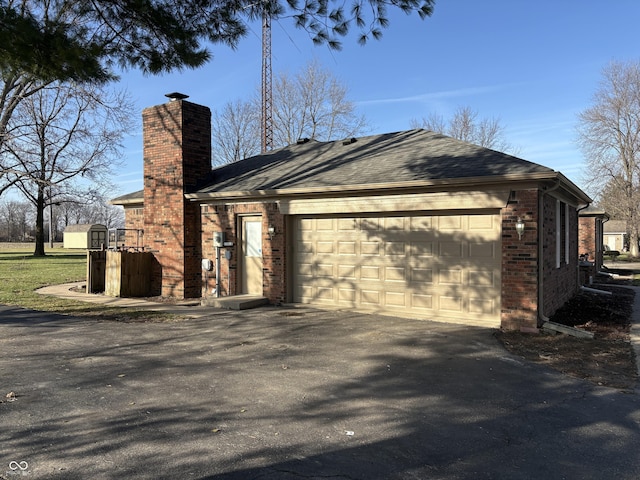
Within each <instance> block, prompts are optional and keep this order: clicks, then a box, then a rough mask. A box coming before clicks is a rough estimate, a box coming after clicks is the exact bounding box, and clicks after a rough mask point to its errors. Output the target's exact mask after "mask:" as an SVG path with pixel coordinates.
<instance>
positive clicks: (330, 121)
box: [213, 62, 368, 164]
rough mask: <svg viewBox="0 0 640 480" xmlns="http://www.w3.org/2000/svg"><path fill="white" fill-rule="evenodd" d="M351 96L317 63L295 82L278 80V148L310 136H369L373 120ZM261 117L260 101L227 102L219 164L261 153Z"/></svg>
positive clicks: (218, 135)
mask: <svg viewBox="0 0 640 480" xmlns="http://www.w3.org/2000/svg"><path fill="white" fill-rule="evenodd" d="M347 94H348V91H347V88H346V87H345V86H344V85H343V84H342V83H340V82H339V81H338V80H337V79H336V78H335V77H334V76H333V75H332V74H331V72H329V71H328V70H325V69H323V68H321V66H320V65H319V64H318V63H317V62H311V63H309V64H308V65H307V66H306V67H305V68H304V69H303V70H302V71H301V72H300V73H298V74H296V75H295V76H293V77H291V76H290V75H288V74H280V75H278V76H277V78H276V80H275V82H274V88H273V140H274V146H276V147H283V146H286V145H290V144H293V143H295V142H297V141H298V140H299V139H301V138H305V137H306V138H312V139H316V140H320V141H328V140H335V139H339V138H349V137H353V136H356V135H361V134H363V133H365V132H366V131H367V129H368V125H367V121H366V119H365V117H364V116H361V115H358V114H357V113H356V108H355V105H354V103H353V102H351V101H350V100H348V99H347ZM256 98H258V96H256ZM260 112H261V109H260V103H259V101H258V100H255V99H254V100H251V101H247V102H242V101H236V102H232V103H227V104H226V105H225V106H224V107H223V109H222V111H221V112H214V114H213V144H214V157H215V158H216V163H218V164H225V163H230V162H235V161H238V160H241V159H243V158H247V157H249V156H251V155H256V154H258V153H259V152H260V144H261V142H260V132H261V129H260Z"/></svg>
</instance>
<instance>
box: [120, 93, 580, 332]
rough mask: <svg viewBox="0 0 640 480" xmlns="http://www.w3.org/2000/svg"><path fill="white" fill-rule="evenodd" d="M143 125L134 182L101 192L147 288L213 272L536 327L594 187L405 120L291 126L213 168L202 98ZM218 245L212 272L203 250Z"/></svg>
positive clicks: (234, 280) (415, 311)
mask: <svg viewBox="0 0 640 480" xmlns="http://www.w3.org/2000/svg"><path fill="white" fill-rule="evenodd" d="M143 129H144V132H143V142H144V190H142V191H139V192H134V193H131V194H128V195H124V196H121V197H118V198H116V199H114V200H113V201H112V203H113V204H116V205H122V206H123V207H124V208H125V216H126V226H127V228H137V229H143V230H144V237H143V238H144V244H145V248H146V249H147V250H150V251H152V252H154V255H155V257H156V260H157V262H156V264H157V267H156V271H155V272H154V280H153V285H154V293H155V294H162V295H169V296H176V297H181V298H182V297H184V298H197V297H201V296H209V295H211V294H212V290H213V289H214V288H216V286H217V287H218V290H217V291H216V294H219V295H223V296H229V295H238V294H252V295H258V296H264V297H266V298H267V299H268V300H269V302H271V303H272V304H281V303H305V304H312V305H316V306H331V307H334V306H337V307H342V308H349V309H358V310H365V311H375V312H379V313H384V314H389V315H396V316H408V317H414V318H424V319H431V320H440V321H447V322H457V323H462V324H467V325H481V326H490V327H502V328H504V329H510V330H518V329H519V330H523V331H535V330H536V329H537V327H538V326H539V325H540V323H541V321H542V320H544V319H545V318H546V317H548V316H550V315H552V314H553V313H554V312H555V310H556V309H557V308H558V307H560V306H561V305H562V304H563V303H564V302H565V301H566V300H568V299H569V298H570V297H571V296H572V295H574V294H575V293H576V291H577V289H578V288H579V280H578V210H579V209H581V208H584V207H585V206H587V205H588V204H589V203H590V202H591V199H590V198H589V197H588V196H587V195H586V194H585V193H584V192H582V191H581V190H580V189H579V188H578V187H577V186H576V185H574V184H573V183H572V182H571V181H570V180H568V179H567V178H566V177H565V176H563V175H562V174H561V173H559V172H556V171H554V170H552V169H549V168H546V167H543V166H541V165H538V164H534V163H531V162H528V161H526V160H522V159H519V158H516V157H512V156H509V155H506V154H503V153H499V152H496V151H493V150H488V149H485V148H481V147H478V146H475V145H472V144H469V143H466V142H462V141H458V140H455V139H452V138H449V137H446V136H443V135H440V134H436V133H433V132H429V131H425V130H410V131H405V132H397V133H390V134H383V135H373V136H368V137H362V138H352V139H347V140H344V141H336V142H317V141H313V140H301V141H299V142H298V143H297V144H295V145H291V146H288V147H285V148H281V149H279V150H275V151H272V152H269V153H267V154H264V155H258V156H255V157H252V158H248V159H246V160H243V161H240V162H237V163H233V164H229V165H225V166H222V167H219V168H216V169H214V170H211V144H210V137H211V133H210V111H209V109H208V108H206V107H203V106H200V105H196V104H194V103H191V102H187V101H185V100H180V99H176V100H173V101H170V102H168V103H166V104H163V105H159V106H155V107H151V108H147V109H145V110H144V112H143ZM520 227H522V229H520ZM216 232H224V242H223V243H222V247H216V246H214V234H215V233H216ZM217 256H219V258H220V259H219V262H218V264H217V265H216V267H217V268H214V270H215V269H218V268H219V270H220V275H219V276H218V278H214V277H215V275H213V274H212V272H208V271H203V269H202V260H203V259H205V260H213V261H214V264H215V260H216V257H217Z"/></svg>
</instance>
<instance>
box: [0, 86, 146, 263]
mask: <svg viewBox="0 0 640 480" xmlns="http://www.w3.org/2000/svg"><path fill="white" fill-rule="evenodd" d="M132 118H134V117H133V115H132V109H131V103H130V101H129V100H128V98H127V96H126V95H125V94H122V93H114V92H110V91H107V90H106V89H104V88H102V87H97V86H89V85H75V86H72V85H65V84H61V83H51V84H49V85H48V86H47V87H46V88H43V89H41V90H39V91H38V92H36V93H34V94H33V95H31V96H30V97H28V98H26V99H25V100H23V101H22V102H20V104H19V105H18V107H17V108H16V110H15V112H14V114H13V116H12V118H11V119H10V121H9V123H8V127H7V134H6V138H5V142H4V146H5V148H6V152H7V155H10V156H11V157H12V158H13V161H14V162H15V164H16V168H15V169H14V171H13V172H11V173H10V176H11V175H13V177H14V179H15V181H16V186H17V187H18V188H19V189H20V191H22V193H23V194H24V195H25V196H26V198H27V199H28V200H29V201H30V202H31V203H32V204H33V205H34V206H35V207H36V245H35V252H34V255H37V256H40V255H44V210H45V208H46V207H47V206H49V205H51V204H54V203H60V200H61V198H62V197H63V196H66V195H73V196H75V197H76V198H78V197H81V196H83V195H85V194H86V190H87V184H89V183H92V184H103V183H105V182H108V174H109V173H110V171H111V169H112V168H113V167H115V166H117V163H118V159H119V157H120V154H121V144H120V142H121V139H122V136H123V135H124V134H125V133H126V132H127V131H130V129H131V128H132V124H131V122H132V120H131V119H132Z"/></svg>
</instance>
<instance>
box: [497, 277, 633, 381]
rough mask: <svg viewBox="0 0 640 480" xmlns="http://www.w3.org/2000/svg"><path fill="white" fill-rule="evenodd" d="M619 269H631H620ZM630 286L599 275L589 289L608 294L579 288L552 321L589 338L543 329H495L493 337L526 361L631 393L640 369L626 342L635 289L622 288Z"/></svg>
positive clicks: (626, 282)
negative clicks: (583, 332)
mask: <svg viewBox="0 0 640 480" xmlns="http://www.w3.org/2000/svg"><path fill="white" fill-rule="evenodd" d="M623 272H624V273H629V274H630V273H631V272H625V271H622V272H619V273H623ZM624 273H623V274H624ZM630 284H631V281H630V279H629V278H628V277H627V278H624V279H610V278H606V277H605V278H598V283H596V284H594V285H593V288H595V289H598V290H606V291H609V292H611V293H612V295H602V294H596V293H586V292H581V293H579V294H578V295H576V296H575V297H574V298H573V299H571V300H570V301H569V302H567V303H566V304H565V305H564V306H563V307H562V308H560V309H559V310H558V311H557V312H556V313H555V315H554V316H553V317H552V318H551V319H550V320H551V321H553V322H556V323H560V324H563V325H567V326H570V327H576V328H579V329H582V330H587V331H590V332H593V333H594V338H593V339H583V338H576V337H573V336H569V335H564V334H558V335H553V334H550V333H544V332H543V333H540V334H538V335H536V334H526V333H520V332H498V333H497V338H498V339H499V340H500V341H501V342H502V343H503V345H504V346H505V348H506V349H507V350H509V351H510V352H511V353H513V354H515V355H518V356H520V357H522V358H524V359H526V360H529V361H533V362H537V363H541V364H544V365H547V366H549V367H551V368H553V369H556V370H558V371H561V372H563V373H565V374H567V375H570V376H573V377H577V378H582V379H585V380H588V381H590V382H592V383H594V384H597V385H603V386H607V387H612V388H618V389H621V390H627V391H632V390H633V389H634V388H635V386H636V384H637V382H638V372H637V367H636V359H635V354H634V350H633V346H632V345H631V343H630V340H629V332H630V328H631V321H632V318H631V314H632V310H633V301H634V296H635V293H634V291H633V290H631V289H629V288H625V287H624V285H630Z"/></svg>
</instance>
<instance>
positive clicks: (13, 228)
mask: <svg viewBox="0 0 640 480" xmlns="http://www.w3.org/2000/svg"><path fill="white" fill-rule="evenodd" d="M32 211H33V206H32V205H31V204H30V203H28V202H19V201H17V200H7V201H4V202H2V203H1V204H0V239H2V241H5V242H25V241H27V240H28V234H29V231H30V230H31V228H32V227H33V221H32V220H33V218H32Z"/></svg>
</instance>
